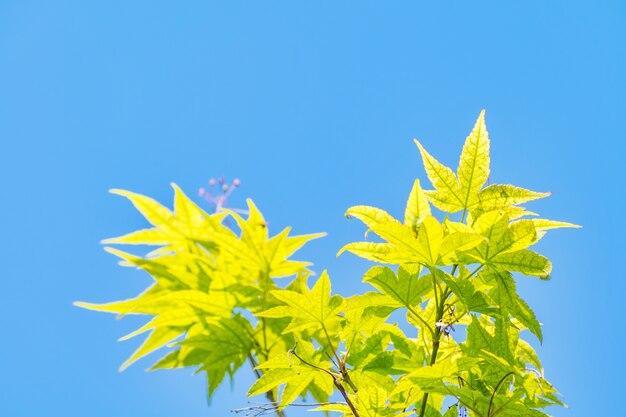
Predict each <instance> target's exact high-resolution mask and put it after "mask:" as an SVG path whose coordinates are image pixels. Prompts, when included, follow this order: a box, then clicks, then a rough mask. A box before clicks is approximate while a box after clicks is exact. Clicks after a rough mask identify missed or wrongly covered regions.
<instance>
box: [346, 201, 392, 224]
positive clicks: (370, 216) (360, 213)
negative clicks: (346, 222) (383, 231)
mask: <svg viewBox="0 0 626 417" xmlns="http://www.w3.org/2000/svg"><path fill="white" fill-rule="evenodd" d="M346 217H347V218H348V219H350V218H353V217H354V218H357V219H359V220H361V221H362V222H363V223H365V225H366V226H367V227H369V228H370V229H371V228H373V227H374V226H376V225H377V224H380V223H389V222H397V220H396V219H394V218H393V216H392V215H390V214H389V213H387V212H386V211H384V210H381V209H379V208H376V207H370V206H354V207H350V208H349V209H348V211H346Z"/></svg>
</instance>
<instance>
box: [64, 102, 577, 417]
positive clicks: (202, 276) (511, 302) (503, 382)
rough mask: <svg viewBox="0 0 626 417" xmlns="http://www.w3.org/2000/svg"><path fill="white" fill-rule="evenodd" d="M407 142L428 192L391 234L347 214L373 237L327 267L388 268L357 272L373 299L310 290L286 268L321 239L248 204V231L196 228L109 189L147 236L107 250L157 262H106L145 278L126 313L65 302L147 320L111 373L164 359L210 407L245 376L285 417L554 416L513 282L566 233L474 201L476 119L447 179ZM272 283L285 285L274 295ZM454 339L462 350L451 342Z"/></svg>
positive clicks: (180, 209) (220, 224)
mask: <svg viewBox="0 0 626 417" xmlns="http://www.w3.org/2000/svg"><path fill="white" fill-rule="evenodd" d="M416 144H417V146H418V148H419V151H420V153H421V156H422V160H423V163H424V168H425V170H426V174H427V176H428V178H429V180H430V182H431V184H432V186H433V187H434V189H432V190H423V189H422V186H421V183H420V181H419V180H415V182H414V184H413V187H412V190H411V192H410V194H409V197H408V200H407V203H406V209H405V212H404V219H403V221H400V220H397V219H396V218H394V217H393V216H392V215H390V214H389V213H387V212H386V211H384V210H381V209H378V208H375V207H370V206H355V207H352V208H350V209H348V211H347V212H346V216H347V217H349V218H356V219H359V220H360V221H362V222H363V223H364V224H365V226H366V227H367V233H366V237H367V238H369V236H370V235H375V236H377V239H376V241H371V240H368V241H363V242H354V243H349V244H347V245H346V246H344V247H343V248H342V249H341V250H340V251H339V254H341V253H343V252H350V253H353V254H354V255H356V256H359V257H362V258H365V259H368V260H371V261H374V262H376V263H382V264H386V265H387V266H373V267H372V268H371V269H370V270H369V271H368V272H367V273H366V274H365V276H364V278H363V282H365V283H367V284H368V285H369V286H371V291H369V292H366V293H364V294H360V295H355V296H352V297H347V298H346V297H341V296H339V295H333V293H332V290H331V280H330V278H329V276H328V274H327V273H326V272H323V273H322V274H321V275H320V277H319V278H318V279H316V281H315V283H314V284H313V285H312V287H309V283H308V278H309V276H310V275H311V272H310V271H309V270H308V269H307V268H308V266H309V265H310V264H309V263H307V262H301V261H296V260H293V259H292V258H291V257H292V255H293V254H294V253H295V252H296V251H297V250H298V249H299V248H300V247H302V246H303V245H304V244H305V243H307V242H308V241H309V240H312V239H315V238H318V237H320V236H322V234H314V235H303V236H290V235H289V232H290V229H289V228H287V229H285V230H283V231H282V232H280V233H279V234H277V235H275V236H272V237H270V235H269V234H268V229H267V224H266V222H265V220H264V218H263V216H262V214H261V213H260V211H259V210H258V209H257V208H256V206H255V205H254V204H253V203H252V202H251V201H248V210H249V214H248V216H247V218H243V217H241V216H240V215H239V214H237V213H235V212H233V211H229V210H223V211H220V212H218V213H214V214H208V213H206V212H204V211H203V210H202V209H201V208H199V207H198V206H196V205H195V204H194V203H193V202H192V201H190V200H189V198H187V197H186V196H185V194H183V192H182V191H181V190H180V189H179V188H178V187H177V186H175V185H174V190H175V198H174V210H173V211H170V210H169V209H167V208H166V207H164V206H162V205H160V204H159V203H157V202H155V201H154V200H152V199H150V198H148V197H145V196H142V195H139V194H134V193H130V192H127V191H120V190H114V191H113V192H114V193H115V194H119V195H122V196H124V197H126V198H128V199H129V200H130V201H131V202H132V203H133V204H134V205H135V207H136V208H137V209H138V210H139V211H140V212H141V213H142V214H143V215H144V216H145V217H146V219H147V220H148V221H149V222H150V223H151V224H152V225H153V226H154V227H153V228H151V229H144V230H139V231H137V232H133V233H130V234H128V235H125V236H121V237H118V238H114V239H108V240H106V241H105V243H106V244H126V245H154V246H156V247H157V248H156V249H155V250H153V251H152V252H150V253H149V254H148V255H146V256H136V255H131V254H129V253H126V252H122V251H120V250H118V249H112V248H107V250H109V251H110V252H111V253H113V254H114V255H116V256H118V257H119V258H121V260H122V265H125V266H133V267H137V268H140V269H143V270H144V271H146V272H147V273H148V274H149V275H150V276H151V277H152V278H153V279H154V283H153V284H152V286H150V287H149V288H148V289H147V290H146V291H145V292H143V293H142V294H140V295H138V296H137V297H135V298H133V299H130V300H125V301H118V302H113V303H108V304H91V303H82V302H81V303H76V304H77V305H78V306H81V307H84V308H88V309H93V310H99V311H106V312H112V313H116V314H119V315H125V314H145V315H149V316H151V317H152V318H151V320H150V321H149V322H148V323H147V324H146V325H144V326H142V327H141V328H139V329H138V330H136V331H134V332H132V333H131V334H129V335H127V336H125V337H124V338H123V339H127V338H131V337H134V336H137V335H140V334H143V333H146V332H148V336H147V337H146V338H145V340H144V343H143V344H142V345H141V346H140V347H139V349H137V351H136V352H135V353H133V355H131V357H130V358H129V359H128V360H127V361H126V362H125V363H124V364H123V365H122V369H123V368H125V367H127V366H129V365H130V364H132V363H133V362H135V361H137V360H138V359H139V358H141V357H143V356H145V355H147V354H149V353H151V352H154V351H155V350H157V349H160V348H162V347H165V346H168V347H170V348H172V349H171V350H170V352H169V353H167V354H166V355H165V356H164V357H163V358H162V359H160V360H159V361H158V362H157V363H156V364H155V365H154V366H153V367H152V369H164V368H178V367H195V368H196V369H197V371H198V372H204V373H205V374H206V376H207V379H208V395H209V397H211V396H212V395H213V393H214V391H215V389H216V388H217V387H218V386H219V385H220V384H221V383H222V382H223V380H224V379H225V378H226V377H229V378H232V377H233V375H234V373H235V372H236V371H237V370H238V369H239V368H240V367H241V366H242V365H243V364H244V363H249V364H250V365H251V367H252V369H253V371H254V372H255V374H256V376H257V380H256V382H255V383H254V384H253V386H252V387H251V388H250V390H249V395H251V396H255V395H261V394H263V395H265V396H266V397H267V400H268V401H269V403H268V405H267V406H259V407H260V411H259V413H263V412H267V411H268V410H270V411H274V412H276V414H278V415H280V416H284V415H285V408H286V407H287V406H288V405H289V404H292V403H293V402H294V401H296V400H297V398H298V397H302V398H307V397H309V398H312V399H313V400H314V402H315V403H314V405H312V407H313V408H315V409H316V410H318V411H320V412H326V413H328V412H337V413H340V414H342V415H345V416H350V415H354V416H363V417H365V416H368V417H369V416H372V417H373V416H380V417H384V416H392V415H393V416H404V415H407V416H408V415H416V416H419V417H423V416H428V417H432V416H444V417H450V416H456V415H457V414H461V413H466V415H471V416H475V417H495V416H502V417H506V416H529V417H530V416H532V417H535V416H545V415H547V414H545V412H544V411H543V410H544V409H545V408H546V407H548V406H551V405H562V403H561V401H560V400H559V398H558V396H557V392H556V390H555V389H554V388H553V387H552V385H550V383H549V382H548V381H547V380H546V379H545V378H544V376H543V375H544V373H543V369H542V366H541V363H540V361H539V359H538V356H537V354H536V352H535V351H534V349H533V348H532V347H531V345H530V344H529V343H528V342H527V341H525V340H524V339H523V338H522V336H524V335H525V333H523V332H524V331H525V330H528V331H529V334H532V335H534V336H535V337H536V338H537V339H538V340H539V341H541V340H542V331H541V325H540V323H539V321H538V320H537V317H536V316H535V314H534V312H533V311H532V310H531V308H530V307H529V306H528V304H527V303H526V302H525V301H524V300H523V299H522V298H521V297H520V296H519V294H518V293H517V290H516V283H515V279H514V276H513V273H520V274H522V275H527V276H534V277H539V278H541V279H548V278H549V276H550V273H551V270H552V265H551V263H550V261H549V260H548V259H547V258H545V257H544V256H542V255H540V254H539V253H537V252H535V251H533V250H531V249H529V248H530V247H531V246H533V245H534V244H536V243H537V242H538V241H539V240H540V239H541V238H542V237H543V236H544V235H545V234H546V232H547V230H550V229H555V228H563V227H578V226H576V225H573V224H570V223H565V222H558V221H553V220H547V219H540V218H536V217H535V216H536V214H535V213H532V212H529V211H526V209H525V208H524V207H522V206H521V204H523V203H526V202H528V201H531V200H534V199H537V198H543V197H546V196H548V195H549V193H538V192H534V191H530V190H526V189H523V188H519V187H515V186H513V185H508V184H491V185H488V186H486V187H485V185H486V184H487V183H488V179H489V173H490V167H489V164H490V161H489V137H488V132H487V128H486V125H485V121H484V112H481V114H480V116H479V117H478V120H477V121H476V124H475V126H474V128H473V129H472V131H471V133H470V135H469V136H468V137H467V139H466V142H465V145H464V146H463V151H462V153H461V157H460V160H459V164H458V168H457V171H456V173H455V172H454V171H452V170H451V169H450V168H448V167H446V166H444V165H443V164H441V163H440V162H438V161H437V160H436V159H435V158H434V157H433V156H432V155H430V154H429V153H428V152H427V151H426V150H425V149H424V147H423V146H422V145H421V144H420V143H419V142H417V141H416ZM431 204H432V205H433V206H434V207H435V208H436V209H438V210H439V211H441V212H443V214H444V217H443V220H438V219H437V218H436V217H435V216H434V213H433V210H432V208H431ZM455 213H460V214H458V215H456V216H454V217H453V216H452V215H454V214H455ZM228 219H232V221H234V224H235V225H236V226H229V223H228V221H227V220H228ZM453 219H456V220H453ZM281 277H293V279H292V281H291V283H289V284H288V285H286V286H285V285H279V284H280V283H281V281H280V280H279V278H281ZM396 310H400V311H403V312H404V313H405V314H406V323H403V324H402V325H401V326H399V325H398V324H397V323H393V322H392V320H391V319H390V315H391V313H392V312H394V311H396ZM394 317H396V316H394ZM461 326H462V327H465V330H466V331H465V332H464V333H465V337H464V338H462V337H459V336H458V335H457V334H456V333H455V328H458V327H461ZM403 329H411V330H408V331H409V334H406V333H405V332H404V330H403ZM335 399H338V401H334V400H335ZM450 404H452V406H450Z"/></svg>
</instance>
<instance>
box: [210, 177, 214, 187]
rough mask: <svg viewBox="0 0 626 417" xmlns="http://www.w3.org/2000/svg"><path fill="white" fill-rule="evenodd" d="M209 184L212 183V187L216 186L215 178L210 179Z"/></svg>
mask: <svg viewBox="0 0 626 417" xmlns="http://www.w3.org/2000/svg"><path fill="white" fill-rule="evenodd" d="M209 185H210V186H211V187H215V178H211V179H210V180H209Z"/></svg>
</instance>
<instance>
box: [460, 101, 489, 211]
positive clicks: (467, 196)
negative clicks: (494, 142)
mask: <svg viewBox="0 0 626 417" xmlns="http://www.w3.org/2000/svg"><path fill="white" fill-rule="evenodd" d="M457 173H458V177H459V182H460V184H461V195H462V199H463V207H464V208H467V207H469V206H470V205H472V203H474V202H475V201H476V200H477V199H478V191H479V190H480V189H481V188H482V186H483V185H484V184H485V182H487V179H488V178H489V136H488V133H487V127H486V126H485V111H484V110H483V111H481V112H480V115H479V116H478V120H476V124H475V125H474V128H473V129H472V132H471V133H470V134H469V136H468V137H467V139H466V140H465V145H464V146H463V152H462V153H461V159H460V160H459V166H458V168H457Z"/></svg>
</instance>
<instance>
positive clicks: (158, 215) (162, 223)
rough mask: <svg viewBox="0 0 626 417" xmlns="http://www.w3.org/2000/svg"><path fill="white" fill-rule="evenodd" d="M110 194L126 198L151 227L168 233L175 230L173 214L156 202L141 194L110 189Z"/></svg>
mask: <svg viewBox="0 0 626 417" xmlns="http://www.w3.org/2000/svg"><path fill="white" fill-rule="evenodd" d="M111 193H112V194H117V195H121V196H123V197H126V198H128V199H129V200H130V201H131V203H133V205H134V206H135V207H136V208H137V210H138V211H139V212H140V213H141V214H143V216H144V217H145V218H146V220H148V221H149V222H150V223H152V225H154V226H156V227H159V228H162V229H164V230H168V231H174V230H175V224H176V222H175V219H174V214H173V213H172V212H171V211H170V210H169V209H167V208H166V207H163V206H162V205H161V204H159V203H158V202H157V201H156V200H154V199H152V198H149V197H146V196H144V195H141V194H137V193H132V192H130V191H125V190H119V189H112V190H111Z"/></svg>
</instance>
